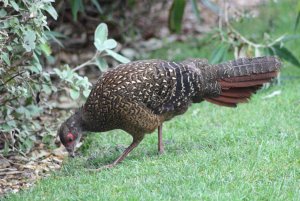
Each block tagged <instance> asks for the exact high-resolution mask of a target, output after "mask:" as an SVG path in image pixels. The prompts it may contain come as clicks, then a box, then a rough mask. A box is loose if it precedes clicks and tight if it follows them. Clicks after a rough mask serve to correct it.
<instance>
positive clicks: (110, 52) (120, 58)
mask: <svg viewBox="0 0 300 201" xmlns="http://www.w3.org/2000/svg"><path fill="white" fill-rule="evenodd" d="M105 51H106V52H107V54H108V55H110V56H112V57H113V58H115V59H116V60H118V61H119V62H121V63H128V62H130V60H129V59H127V58H126V57H124V56H122V55H120V54H118V53H116V52H114V51H112V50H109V49H107V50H105Z"/></svg>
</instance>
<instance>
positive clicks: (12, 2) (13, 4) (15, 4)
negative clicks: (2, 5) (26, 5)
mask: <svg viewBox="0 0 300 201" xmlns="http://www.w3.org/2000/svg"><path fill="white" fill-rule="evenodd" d="M10 5H11V6H12V7H13V8H14V9H15V10H16V11H19V5H18V4H17V3H16V2H15V1H10Z"/></svg>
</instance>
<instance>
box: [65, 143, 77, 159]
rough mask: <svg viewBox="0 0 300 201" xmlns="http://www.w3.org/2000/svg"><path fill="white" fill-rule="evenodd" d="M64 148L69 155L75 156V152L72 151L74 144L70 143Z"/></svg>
mask: <svg viewBox="0 0 300 201" xmlns="http://www.w3.org/2000/svg"><path fill="white" fill-rule="evenodd" d="M66 149H67V151H68V152H69V157H72V158H74V157H75V153H74V151H75V146H74V144H73V145H71V146H68V147H66Z"/></svg>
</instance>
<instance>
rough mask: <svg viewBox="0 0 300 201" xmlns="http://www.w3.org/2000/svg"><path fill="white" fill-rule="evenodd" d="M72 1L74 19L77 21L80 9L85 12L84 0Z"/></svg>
mask: <svg viewBox="0 0 300 201" xmlns="http://www.w3.org/2000/svg"><path fill="white" fill-rule="evenodd" d="M70 3H71V10H72V16H73V20H74V21H75V22H76V21H77V15H78V11H81V12H83V10H84V5H83V3H82V0H70Z"/></svg>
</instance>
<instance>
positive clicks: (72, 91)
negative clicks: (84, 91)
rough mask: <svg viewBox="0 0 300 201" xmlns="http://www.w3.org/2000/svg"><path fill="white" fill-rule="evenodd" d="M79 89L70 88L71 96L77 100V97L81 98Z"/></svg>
mask: <svg viewBox="0 0 300 201" xmlns="http://www.w3.org/2000/svg"><path fill="white" fill-rule="evenodd" d="M79 95H80V93H79V91H78V90H76V89H70V96H71V98H72V99H73V100H76V99H77V98H79Z"/></svg>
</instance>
